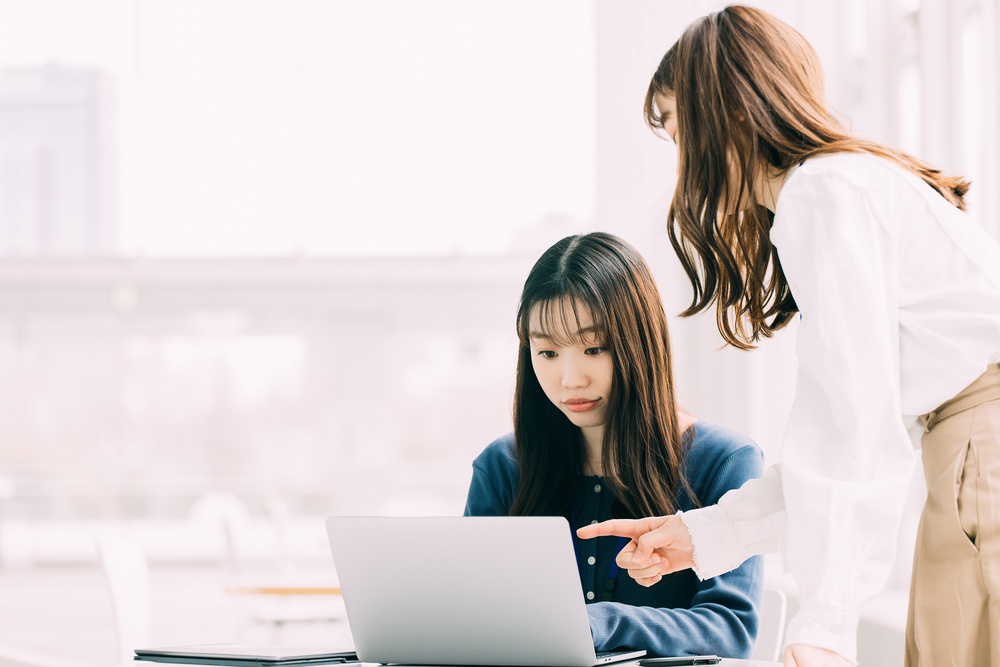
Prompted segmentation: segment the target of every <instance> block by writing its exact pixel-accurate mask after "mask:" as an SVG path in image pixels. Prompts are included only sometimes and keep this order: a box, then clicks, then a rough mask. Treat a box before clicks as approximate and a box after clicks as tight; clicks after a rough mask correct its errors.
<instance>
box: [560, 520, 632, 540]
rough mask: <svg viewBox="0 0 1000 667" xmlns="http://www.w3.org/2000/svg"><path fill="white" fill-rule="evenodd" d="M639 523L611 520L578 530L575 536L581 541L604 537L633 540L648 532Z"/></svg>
mask: <svg viewBox="0 0 1000 667" xmlns="http://www.w3.org/2000/svg"><path fill="white" fill-rule="evenodd" d="M640 523H641V522H640V521H637V520H635V519H611V520H609V521H602V522H601V523H593V524H590V525H589V526H583V527H581V528H578V529H577V531H576V534H577V537H579V538H580V539H583V540H589V539H592V538H594V537H604V536H605V535H614V536H616V537H627V538H629V539H633V540H634V539H636V538H638V537H639V536H640V535H642V534H644V533H645V532H646V530H648V529H645V528H643V527H641V526H640Z"/></svg>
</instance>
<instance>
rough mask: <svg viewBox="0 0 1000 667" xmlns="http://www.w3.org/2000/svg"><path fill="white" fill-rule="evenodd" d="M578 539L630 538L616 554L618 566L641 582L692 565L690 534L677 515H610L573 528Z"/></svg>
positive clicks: (650, 580) (692, 549)
mask: <svg viewBox="0 0 1000 667" xmlns="http://www.w3.org/2000/svg"><path fill="white" fill-rule="evenodd" d="M576 534H577V536H579V537H580V538H581V539H585V540H586V539H590V538H593V537H601V536H603V535H616V536H618V537H627V538H629V539H630V540H631V541H630V542H629V543H628V544H627V545H625V548H624V549H622V550H621V552H620V553H619V554H618V558H616V559H615V560H616V562H617V563H618V567H620V568H621V569H623V570H627V571H628V574H629V576H630V577H632V578H633V579H635V580H636V582H638V583H639V584H642V585H643V586H652V585H653V584H655V583H657V582H658V581H659V580H660V579H662V578H663V575H665V574H670V573H671V572H677V571H678V570H685V569H687V568H689V567H693V566H694V546H693V545H692V544H691V534H690V533H688V530H687V528H686V527H685V526H684V524H683V523H682V522H681V519H680V517H678V516H660V517H651V518H648V519H612V520H611V521H604V522H603V523H597V524H592V525H590V526H584V527H583V528H580V529H579V530H577V531H576Z"/></svg>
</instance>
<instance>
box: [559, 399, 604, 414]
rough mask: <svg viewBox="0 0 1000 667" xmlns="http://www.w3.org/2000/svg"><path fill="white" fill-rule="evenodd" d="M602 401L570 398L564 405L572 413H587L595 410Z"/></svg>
mask: <svg viewBox="0 0 1000 667" xmlns="http://www.w3.org/2000/svg"><path fill="white" fill-rule="evenodd" d="M600 400H601V399H599V398H594V399H590V398H568V399H566V400H565V401H563V404H564V405H565V406H566V408H567V409H569V410H571V411H572V412H586V411H587V410H593V409H594V407H595V406H596V405H597V404H598V402H600Z"/></svg>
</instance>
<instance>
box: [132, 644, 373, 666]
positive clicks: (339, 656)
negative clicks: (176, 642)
mask: <svg viewBox="0 0 1000 667" xmlns="http://www.w3.org/2000/svg"><path fill="white" fill-rule="evenodd" d="M135 659H136V660H144V661H152V662H172V663H182V664H186V665H222V666H226V667H286V666H291V665H330V664H338V663H345V662H357V660H358V656H357V654H356V653H355V652H354V651H331V650H330V649H329V648H314V647H309V648H305V647H294V646H293V647H289V646H267V645H261V644H202V645H200V646H170V647H167V648H137V649H135Z"/></svg>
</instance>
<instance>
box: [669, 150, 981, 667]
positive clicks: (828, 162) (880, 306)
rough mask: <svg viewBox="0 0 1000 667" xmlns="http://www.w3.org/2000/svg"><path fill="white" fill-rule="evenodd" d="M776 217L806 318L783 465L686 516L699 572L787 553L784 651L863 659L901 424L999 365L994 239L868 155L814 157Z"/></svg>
mask: <svg viewBox="0 0 1000 667" xmlns="http://www.w3.org/2000/svg"><path fill="white" fill-rule="evenodd" d="M776 208H777V210H776V212H775V216H774V226H773V228H772V230H771V240H772V242H773V243H774V245H775V246H776V247H777V249H778V255H779V258H780V260H781V267H782V269H783V270H784V273H785V277H786V279H787V280H788V284H789V287H790V288H791V291H792V295H793V296H794V297H795V302H796V304H797V305H798V307H799V312H800V315H801V322H800V328H799V332H798V338H797V354H798V361H799V369H798V377H797V386H796V390H795V399H794V402H793V405H792V411H791V414H790V416H789V419H788V424H787V427H786V430H785V434H784V437H783V441H782V448H781V456H780V461H781V463H780V466H775V467H774V468H771V469H769V470H768V471H767V473H766V474H765V476H764V477H763V478H762V479H759V480H753V481H751V482H748V483H746V484H745V485H744V486H743V487H742V488H740V489H737V490H734V491H730V492H729V493H727V494H726V495H725V496H723V498H722V499H721V501H720V502H719V504H718V505H715V506H712V507H706V508H703V509H698V510H694V511H691V512H685V513H684V514H683V515H682V520H683V522H684V524H685V525H686V526H687V528H688V530H689V531H690V533H691V537H692V541H693V543H694V547H695V562H696V567H695V572H696V573H697V574H698V576H699V577H701V578H707V577H711V576H714V575H716V574H719V573H721V572H726V571H728V570H730V569H732V568H734V567H736V566H737V565H739V564H740V563H741V562H743V561H744V560H745V559H746V558H749V557H750V556H752V555H755V554H761V553H767V552H769V551H775V550H779V549H781V550H783V551H784V556H785V564H786V567H787V568H788V569H789V571H790V572H791V573H792V575H793V576H794V578H795V581H796V583H797V585H798V587H799V594H800V600H801V610H800V611H799V613H797V614H796V615H795V617H794V618H793V619H792V620H791V622H790V623H789V625H788V628H787V631H786V637H785V642H786V644H793V643H805V644H811V645H814V646H820V647H823V648H827V649H830V650H833V651H836V652H837V653H840V654H841V655H843V656H845V657H848V658H850V659H851V660H855V661H856V656H857V625H858V611H859V609H860V607H861V606H862V605H863V604H864V603H865V601H867V600H868V599H869V598H871V597H872V596H873V595H875V594H876V593H878V591H879V590H881V588H882V587H883V586H884V585H885V582H886V580H887V579H888V576H889V573H890V570H891V568H892V564H893V561H894V554H895V548H896V533H897V529H898V526H899V521H900V516H901V514H902V510H903V505H904V502H905V499H906V495H907V489H908V486H909V483H910V479H911V474H912V467H913V464H914V459H915V455H914V450H913V445H912V442H911V440H910V437H909V435H908V434H907V429H908V428H910V427H912V426H913V425H914V423H915V422H916V420H917V418H918V416H920V415H923V414H925V413H928V412H930V411H932V410H934V409H935V408H937V407H938V406H939V405H941V404H942V403H944V402H945V401H946V400H948V399H950V398H952V397H953V396H955V395H956V394H958V393H959V392H960V391H961V390H962V389H964V388H965V387H966V386H968V385H969V384H971V383H972V382H973V381H974V380H975V379H976V378H977V377H979V376H980V375H981V374H982V373H983V372H984V371H985V370H986V368H987V366H989V365H990V364H993V363H997V362H1000V245H998V244H997V242H996V241H995V240H994V239H993V238H992V237H990V236H989V235H988V234H987V233H986V232H985V231H984V230H983V229H981V228H979V227H978V226H976V225H975V224H973V223H972V222H970V221H969V220H967V219H966V217H965V215H964V214H963V213H962V212H961V211H959V210H958V209H956V208H955V207H954V206H952V205H950V204H949V203H948V202H947V201H946V200H945V199H944V198H943V197H942V196H941V195H940V194H938V193H937V192H936V191H935V190H933V189H932V188H931V187H929V186H928V185H926V184H925V183H924V182H923V181H922V180H921V179H920V178H918V177H917V176H915V175H913V174H911V173H909V172H907V171H906V170H904V169H902V168H900V167H897V166H896V165H895V164H893V163H891V162H889V161H887V160H884V159H882V158H878V157H875V156H872V155H868V154H836V155H830V156H822V157H817V158H812V159H810V160H807V161H806V162H805V163H804V164H802V165H801V166H799V167H798V168H796V169H794V170H793V171H792V172H791V173H789V175H788V177H787V179H786V181H785V184H784V186H783V188H782V190H781V193H780V195H779V197H778V202H777V207H776ZM786 499H787V501H788V502H785V500H786Z"/></svg>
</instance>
